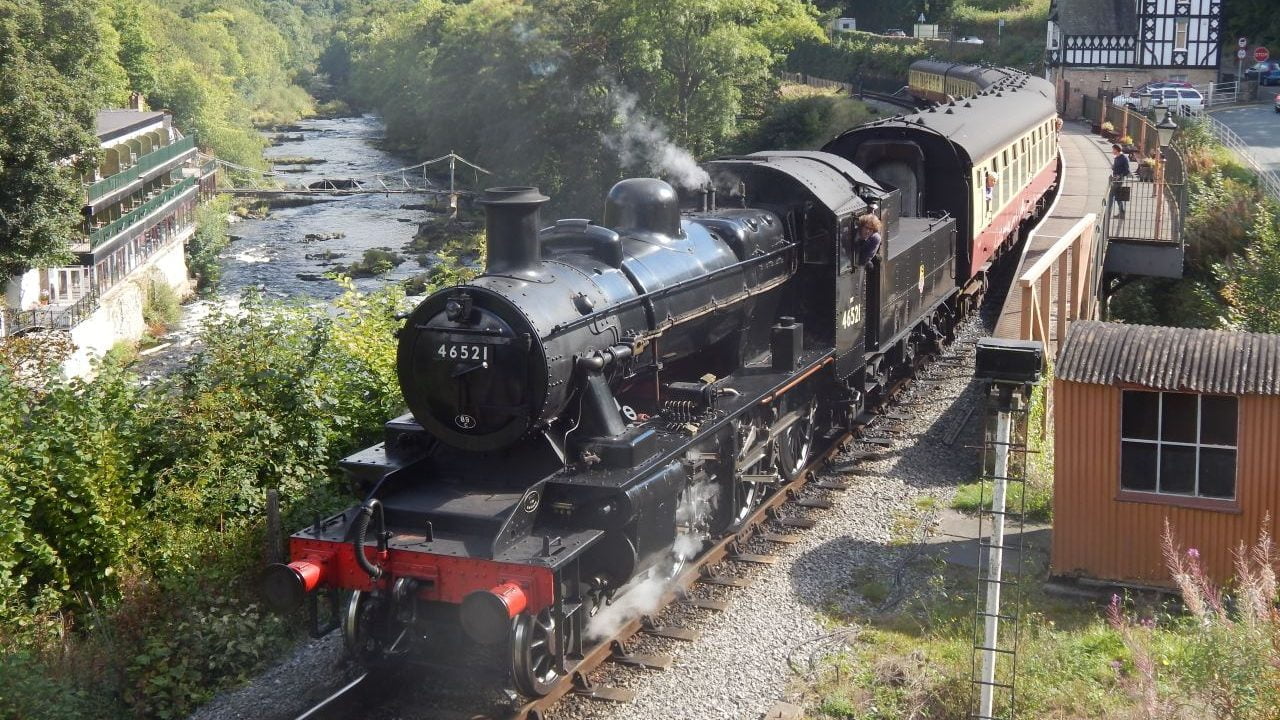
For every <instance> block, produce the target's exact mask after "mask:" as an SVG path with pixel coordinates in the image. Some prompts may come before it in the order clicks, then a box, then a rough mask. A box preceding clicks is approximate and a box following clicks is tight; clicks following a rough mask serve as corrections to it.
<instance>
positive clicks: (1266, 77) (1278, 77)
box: [1258, 64, 1280, 85]
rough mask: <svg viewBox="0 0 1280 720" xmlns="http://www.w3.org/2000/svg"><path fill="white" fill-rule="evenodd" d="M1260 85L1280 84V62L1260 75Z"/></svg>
mask: <svg viewBox="0 0 1280 720" xmlns="http://www.w3.org/2000/svg"><path fill="white" fill-rule="evenodd" d="M1258 84H1259V85H1280V64H1277V65H1276V67H1273V68H1271V69H1270V70H1268V71H1267V72H1265V73H1262V74H1261V75H1259V76H1258Z"/></svg>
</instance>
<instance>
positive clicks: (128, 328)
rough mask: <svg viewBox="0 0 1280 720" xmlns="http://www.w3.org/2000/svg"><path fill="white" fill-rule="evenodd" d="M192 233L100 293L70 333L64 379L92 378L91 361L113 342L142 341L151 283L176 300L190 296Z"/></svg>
mask: <svg viewBox="0 0 1280 720" xmlns="http://www.w3.org/2000/svg"><path fill="white" fill-rule="evenodd" d="M193 232H195V229H194V227H193V228H192V229H190V230H188V231H187V232H185V233H183V234H182V235H181V236H180V237H179V238H177V239H175V240H174V241H173V242H172V243H170V244H169V245H168V246H166V247H164V248H163V249H161V250H160V251H159V252H157V253H156V254H154V255H152V256H151V257H149V258H147V261H146V262H145V263H143V264H142V265H141V266H139V267H138V268H137V269H135V270H134V271H133V272H132V273H130V274H129V277H128V278H126V279H125V280H124V282H121V283H119V284H118V285H116V286H115V287H113V288H111V289H110V290H108V291H107V292H106V293H104V294H103V296H102V298H101V299H100V300H99V306H98V309H97V310H96V311H95V312H94V313H93V314H92V315H90V316H89V318H88V319H87V320H85V321H84V322H82V323H80V324H79V325H77V326H76V327H75V329H73V330H72V331H71V340H72V342H74V343H75V345H76V351H75V353H74V354H73V355H72V356H71V357H70V358H68V359H67V362H66V365H65V366H64V367H63V372H64V373H65V374H66V376H67V377H87V376H89V375H92V374H93V363H94V361H96V360H98V359H99V358H101V357H102V356H103V355H104V354H106V352H107V351H108V350H110V349H111V348H112V347H113V346H114V345H115V344H116V343H118V342H121V341H126V342H137V341H138V340H140V339H142V336H143V334H144V333H146V331H147V326H146V323H145V322H143V319H142V309H143V308H144V307H145V306H146V303H147V297H148V294H149V293H150V291H151V284H152V283H165V284H166V285H168V286H169V287H171V288H173V289H174V290H175V291H176V292H177V293H178V295H179V296H180V297H187V296H188V295H190V294H191V292H192V287H191V281H190V278H189V277H188V275H187V254H186V241H187V239H188V238H189V237H191V234H192V233H193Z"/></svg>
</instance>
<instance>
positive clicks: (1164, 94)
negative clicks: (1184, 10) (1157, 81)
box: [1111, 87, 1204, 113]
mask: <svg viewBox="0 0 1280 720" xmlns="http://www.w3.org/2000/svg"><path fill="white" fill-rule="evenodd" d="M1146 92H1150V93H1151V107H1153V108H1156V107H1163V108H1169V109H1170V110H1173V111H1175V112H1182V113H1190V112H1193V111H1198V110H1201V109H1203V108H1204V96H1203V95H1201V94H1200V91H1199V90H1196V89H1195V88H1189V87H1164V88H1155V89H1153V90H1151V89H1149V90H1147V91H1146ZM1141 98H1142V94H1141V93H1139V92H1136V91H1135V92H1134V94H1133V95H1117V96H1115V97H1114V98H1112V100H1111V104H1112V105H1115V106H1116V107H1127V108H1129V109H1130V110H1137V109H1139V108H1141V107H1142V99H1141Z"/></svg>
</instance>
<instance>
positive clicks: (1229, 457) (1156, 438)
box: [1120, 390, 1237, 500]
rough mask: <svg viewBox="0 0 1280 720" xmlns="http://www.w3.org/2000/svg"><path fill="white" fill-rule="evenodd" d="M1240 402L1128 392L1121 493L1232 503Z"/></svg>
mask: <svg viewBox="0 0 1280 720" xmlns="http://www.w3.org/2000/svg"><path fill="white" fill-rule="evenodd" d="M1236 416H1237V408H1236V398H1234V397H1231V396H1229V395H1194V394H1190V393H1171V392H1149V391H1144V390H1125V391H1124V392H1123V409H1122V411H1121V430H1120V436H1121V449H1120V488H1121V489H1122V490H1131V491H1137V492H1146V493H1156V494H1159V495H1180V496H1184V497H1199V498H1210V499H1213V500H1233V499H1235V496H1236Z"/></svg>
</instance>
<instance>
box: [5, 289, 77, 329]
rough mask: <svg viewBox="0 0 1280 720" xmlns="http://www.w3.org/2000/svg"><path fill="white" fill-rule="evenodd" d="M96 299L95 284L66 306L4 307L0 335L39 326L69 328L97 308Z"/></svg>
mask: <svg viewBox="0 0 1280 720" xmlns="http://www.w3.org/2000/svg"><path fill="white" fill-rule="evenodd" d="M98 299H99V295H98V288H97V286H96V285H95V286H94V287H93V289H92V290H91V291H90V292H88V293H86V294H85V295H84V296H82V297H81V298H80V299H79V300H77V301H76V302H75V303H74V304H72V305H69V306H67V307H63V308H33V309H31V310H8V309H6V310H5V311H4V323H3V324H2V325H3V327H0V337H3V336H7V335H16V334H17V333H20V332H22V331H23V330H27V329H29V328H39V327H48V328H59V329H62V330H71V329H73V328H75V326H77V325H79V324H80V323H81V322H83V321H84V320H85V319H87V318H88V317H89V316H90V315H92V314H93V312H94V311H95V310H97V309H98Z"/></svg>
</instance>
